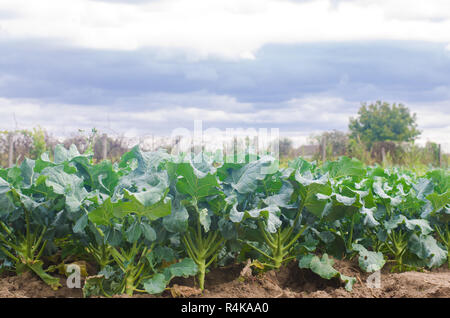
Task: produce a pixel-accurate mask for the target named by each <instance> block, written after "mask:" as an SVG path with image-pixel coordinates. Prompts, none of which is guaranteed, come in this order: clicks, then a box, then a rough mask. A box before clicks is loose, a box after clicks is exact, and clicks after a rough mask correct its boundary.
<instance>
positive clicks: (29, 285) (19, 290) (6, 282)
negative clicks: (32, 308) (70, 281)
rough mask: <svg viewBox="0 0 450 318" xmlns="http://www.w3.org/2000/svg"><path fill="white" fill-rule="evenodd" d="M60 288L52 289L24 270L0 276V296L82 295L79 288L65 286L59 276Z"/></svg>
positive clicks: (47, 296)
mask: <svg viewBox="0 0 450 318" xmlns="http://www.w3.org/2000/svg"><path fill="white" fill-rule="evenodd" d="M60 282H61V285H62V286H63V287H62V288H59V289H58V290H56V291H55V290H52V289H51V288H50V286H48V285H47V284H45V283H44V282H43V281H42V280H40V279H39V277H37V276H36V275H34V274H32V273H30V272H25V273H23V274H22V275H19V276H6V277H1V278H0V297H1V298H35V297H37V298H65V297H82V296H83V294H82V292H81V289H71V288H67V287H65V286H66V280H65V278H62V277H61V278H60Z"/></svg>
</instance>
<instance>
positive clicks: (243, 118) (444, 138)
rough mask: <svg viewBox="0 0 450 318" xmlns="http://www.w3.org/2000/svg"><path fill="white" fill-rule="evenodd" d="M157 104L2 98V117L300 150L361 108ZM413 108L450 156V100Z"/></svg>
mask: <svg viewBox="0 0 450 318" xmlns="http://www.w3.org/2000/svg"><path fill="white" fill-rule="evenodd" d="M154 99H155V100H156V101H155V102H156V103H159V102H161V103H164V106H161V107H160V108H156V109H154V108H153V106H152V108H145V107H143V108H141V109H133V110H132V111H127V109H126V108H124V107H111V106H102V105H97V106H81V105H66V104H51V103H49V104H43V103H42V102H40V101H33V100H16V99H7V98H1V97H0V117H1V118H3V119H4V121H3V129H14V128H15V121H14V120H13V116H15V119H16V120H17V124H18V128H19V129H27V128H28V129H31V128H33V127H36V126H38V125H41V126H42V127H44V128H45V129H47V130H48V131H50V132H51V133H53V134H56V135H71V134H73V133H76V132H77V131H78V129H86V130H89V129H91V128H93V127H95V128H97V129H99V130H101V131H106V132H108V133H113V134H120V135H125V136H128V137H139V136H145V135H149V134H155V135H162V136H163V135H165V136H169V135H170V134H171V131H172V130H173V129H175V128H178V127H183V128H187V129H190V130H192V129H193V123H194V120H202V121H203V122H204V123H205V125H204V127H206V126H216V125H217V126H219V127H220V129H224V127H229V128H243V129H247V128H251V127H253V128H256V127H265V128H269V129H270V128H279V129H280V133H281V135H282V136H289V137H290V138H292V139H293V140H294V142H295V144H296V145H299V144H304V143H307V142H308V137H309V136H311V135H312V134H319V133H320V132H321V131H324V130H327V131H330V130H333V129H337V130H341V131H346V130H347V127H348V120H349V117H350V116H353V115H355V114H356V111H357V109H358V107H359V104H355V103H354V102H349V101H346V100H344V99H342V98H339V97H326V96H310V97H307V98H302V99H292V100H289V101H286V102H284V103H281V104H279V105H277V106H278V107H273V108H261V107H257V105H252V104H249V103H240V102H238V101H236V100H235V99H234V98H233V97H230V96H226V95H208V94H207V93H194V94H184V95H179V94H173V95H171V94H161V95H159V96H158V95H155V96H154ZM208 105H209V107H208ZM407 105H408V107H409V108H410V109H411V111H412V112H416V113H417V118H418V124H419V129H421V130H422V135H421V136H420V138H419V140H418V142H419V144H425V143H426V142H427V141H433V142H437V143H440V144H442V147H443V150H444V151H446V152H450V142H449V139H448V136H449V135H450V124H449V123H450V114H448V113H446V112H445V109H446V107H447V105H448V106H450V100H448V101H445V102H436V103H427V104H424V103H423V104H422V103H408V104H407Z"/></svg>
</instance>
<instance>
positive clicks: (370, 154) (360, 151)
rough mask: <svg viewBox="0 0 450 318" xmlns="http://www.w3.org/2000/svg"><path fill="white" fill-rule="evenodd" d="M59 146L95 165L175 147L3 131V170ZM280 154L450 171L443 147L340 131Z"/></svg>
mask: <svg viewBox="0 0 450 318" xmlns="http://www.w3.org/2000/svg"><path fill="white" fill-rule="evenodd" d="M147 141H148V136H147ZM11 143H12V149H11ZM57 144H63V145H64V146H65V147H66V148H69V147H70V145H72V144H75V145H76V146H77V148H78V150H79V151H80V152H81V153H83V152H85V151H87V150H91V151H92V152H93V153H94V160H95V161H101V160H103V159H108V160H110V161H113V162H115V161H117V160H119V158H120V157H121V156H122V155H123V154H124V153H125V152H127V151H129V150H130V149H131V147H132V146H133V145H135V144H140V146H141V148H142V149H143V150H144V151H150V150H157V149H158V148H165V149H167V150H168V151H170V150H171V147H172V146H173V145H172V144H171V142H170V139H169V138H165V139H161V138H159V139H157V140H156V141H153V142H150V143H148V142H147V143H145V142H141V141H140V140H139V138H136V139H135V140H134V141H133V142H130V139H129V138H125V137H124V136H111V135H107V134H105V133H99V132H97V131H96V130H95V129H93V130H92V131H90V132H84V131H81V130H80V131H78V132H77V133H74V134H73V135H72V136H69V137H65V138H56V137H54V136H52V135H51V134H49V133H48V132H47V131H46V130H44V129H43V128H41V127H37V128H34V129H32V130H16V131H0V166H2V167H7V166H9V165H10V164H20V163H21V162H22V161H23V159H24V158H32V159H36V158H38V157H40V156H41V155H42V154H43V153H44V152H49V153H50V156H51V155H52V151H53V149H54V147H55V146H56V145H57ZM88 148H90V149H88ZM279 153H280V158H281V162H282V163H283V162H286V161H287V160H289V159H292V158H294V157H298V156H302V157H305V158H307V159H308V160H317V161H323V160H324V159H325V160H334V159H336V158H338V157H340V156H350V157H355V158H358V159H359V160H361V161H363V162H364V163H366V164H369V165H373V164H376V163H378V164H381V165H384V166H392V165H401V166H409V167H418V166H424V168H426V167H430V166H433V167H437V166H441V167H448V165H449V161H450V160H449V155H448V154H444V153H442V152H441V150H440V145H439V144H436V143H433V142H428V143H427V144H426V145H425V146H418V145H415V144H414V143H412V142H393V141H384V142H374V143H373V144H372V145H371V146H370V147H367V145H366V144H364V143H363V142H362V141H361V140H360V139H358V138H356V139H355V138H352V137H351V135H350V134H349V133H344V132H341V131H337V130H334V131H331V132H324V133H322V134H321V135H317V136H312V137H311V141H310V144H308V145H302V146H300V147H293V142H292V140H291V139H289V138H282V139H281V140H280V141H279ZM10 154H12V159H10Z"/></svg>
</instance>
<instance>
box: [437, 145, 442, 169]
mask: <svg viewBox="0 0 450 318" xmlns="http://www.w3.org/2000/svg"><path fill="white" fill-rule="evenodd" d="M438 160H439V161H438V163H439V168H440V167H442V159H441V144H439V145H438Z"/></svg>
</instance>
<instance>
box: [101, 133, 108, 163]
mask: <svg viewBox="0 0 450 318" xmlns="http://www.w3.org/2000/svg"><path fill="white" fill-rule="evenodd" d="M107 158H108V138H107V136H106V134H103V136H102V159H103V160H106V159H107Z"/></svg>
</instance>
